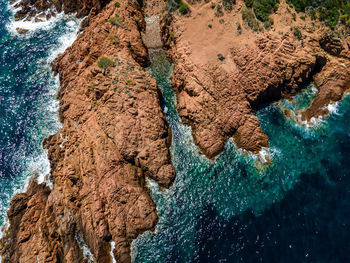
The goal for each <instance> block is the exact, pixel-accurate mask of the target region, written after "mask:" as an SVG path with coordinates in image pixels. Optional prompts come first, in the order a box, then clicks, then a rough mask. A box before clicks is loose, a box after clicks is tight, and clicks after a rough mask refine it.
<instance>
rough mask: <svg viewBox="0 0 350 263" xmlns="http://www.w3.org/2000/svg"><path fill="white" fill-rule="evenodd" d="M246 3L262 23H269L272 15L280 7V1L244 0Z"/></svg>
mask: <svg viewBox="0 0 350 263" xmlns="http://www.w3.org/2000/svg"><path fill="white" fill-rule="evenodd" d="M244 2H245V4H246V6H247V7H248V8H252V9H253V11H254V14H255V16H256V18H257V19H259V20H260V21H262V22H268V21H269V18H270V15H271V14H272V13H273V12H276V11H277V10H278V7H279V0H244ZM268 23H269V22H268Z"/></svg>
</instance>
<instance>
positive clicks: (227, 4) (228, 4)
mask: <svg viewBox="0 0 350 263" xmlns="http://www.w3.org/2000/svg"><path fill="white" fill-rule="evenodd" d="M235 3H236V0H223V1H222V4H223V6H224V8H225V10H228V11H231V10H232V8H233V5H234V4H235Z"/></svg>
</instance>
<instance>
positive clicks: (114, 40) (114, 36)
mask: <svg viewBox="0 0 350 263" xmlns="http://www.w3.org/2000/svg"><path fill="white" fill-rule="evenodd" d="M109 40H111V41H112V42H113V44H114V45H118V44H119V43H120V40H119V37H118V36H116V35H115V34H113V35H111V36H110V37H109Z"/></svg>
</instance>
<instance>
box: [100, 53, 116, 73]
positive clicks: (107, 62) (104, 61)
mask: <svg viewBox="0 0 350 263" xmlns="http://www.w3.org/2000/svg"><path fill="white" fill-rule="evenodd" d="M113 65H114V62H113V60H111V59H109V58H106V57H102V58H101V59H100V60H99V61H98V62H97V66H98V67H99V68H100V69H103V73H105V72H106V70H108V68H109V67H111V66H113Z"/></svg>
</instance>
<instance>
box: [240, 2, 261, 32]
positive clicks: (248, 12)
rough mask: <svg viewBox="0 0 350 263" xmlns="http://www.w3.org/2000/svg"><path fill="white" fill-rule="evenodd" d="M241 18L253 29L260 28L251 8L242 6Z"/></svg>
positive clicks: (257, 29)
mask: <svg viewBox="0 0 350 263" xmlns="http://www.w3.org/2000/svg"><path fill="white" fill-rule="evenodd" d="M242 19H243V21H244V22H245V23H246V24H247V25H248V26H249V27H250V28H251V29H253V30H254V31H261V30H262V28H261V26H260V24H259V22H258V21H257V20H256V18H255V15H254V12H253V10H252V9H251V8H246V7H244V8H242Z"/></svg>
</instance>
